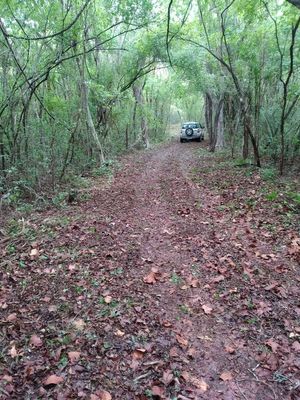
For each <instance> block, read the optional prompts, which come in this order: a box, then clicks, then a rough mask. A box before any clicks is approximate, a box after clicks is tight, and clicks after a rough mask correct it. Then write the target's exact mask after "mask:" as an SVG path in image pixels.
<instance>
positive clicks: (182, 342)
mask: <svg viewBox="0 0 300 400" xmlns="http://www.w3.org/2000/svg"><path fill="white" fill-rule="evenodd" d="M176 340H177V342H178V343H179V344H180V345H181V346H183V347H186V346H187V345H188V343H189V342H188V340H187V339H186V338H184V337H183V336H181V335H176Z"/></svg>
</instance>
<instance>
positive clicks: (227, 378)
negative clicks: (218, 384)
mask: <svg viewBox="0 0 300 400" xmlns="http://www.w3.org/2000/svg"><path fill="white" fill-rule="evenodd" d="M220 378H221V379H222V381H224V382H225V381H231V380H232V379H233V376H232V373H231V372H230V371H224V372H222V374H221V375H220Z"/></svg>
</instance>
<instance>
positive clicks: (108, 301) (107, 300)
mask: <svg viewBox="0 0 300 400" xmlns="http://www.w3.org/2000/svg"><path fill="white" fill-rule="evenodd" d="M111 301H112V297H111V296H105V297H104V302H105V303H106V304H110V303H111Z"/></svg>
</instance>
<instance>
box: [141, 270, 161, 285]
mask: <svg viewBox="0 0 300 400" xmlns="http://www.w3.org/2000/svg"><path fill="white" fill-rule="evenodd" d="M157 276H158V269H157V268H155V267H153V268H151V271H150V273H149V274H148V275H147V276H145V277H144V278H143V281H144V282H145V283H148V284H153V283H155V282H156V278H157Z"/></svg>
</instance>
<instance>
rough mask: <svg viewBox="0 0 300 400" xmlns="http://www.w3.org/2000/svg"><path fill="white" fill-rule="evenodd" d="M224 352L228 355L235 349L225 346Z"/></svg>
mask: <svg viewBox="0 0 300 400" xmlns="http://www.w3.org/2000/svg"><path fill="white" fill-rule="evenodd" d="M225 351H226V352H227V353H229V354H233V353H235V348H234V347H231V346H225Z"/></svg>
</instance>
